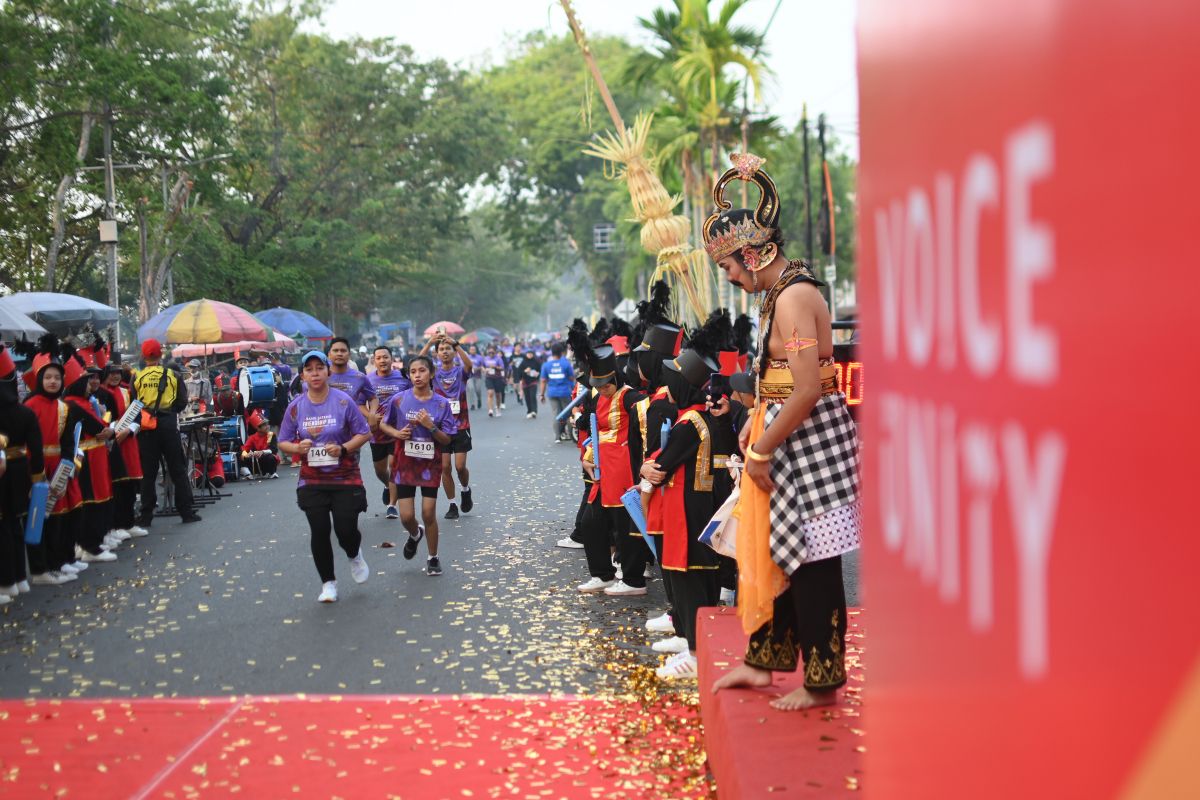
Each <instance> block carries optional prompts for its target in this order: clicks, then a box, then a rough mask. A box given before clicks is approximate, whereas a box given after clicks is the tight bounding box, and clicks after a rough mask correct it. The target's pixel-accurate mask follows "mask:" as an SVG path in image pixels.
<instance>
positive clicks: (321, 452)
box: [308, 445, 338, 467]
mask: <svg viewBox="0 0 1200 800" xmlns="http://www.w3.org/2000/svg"><path fill="white" fill-rule="evenodd" d="M337 463H338V459H337V456H335V455H330V453H329V450H328V449H326V446H325V445H313V446H312V447H310V448H308V465H309V466H310V467H332V466H334V465H336V464H337Z"/></svg>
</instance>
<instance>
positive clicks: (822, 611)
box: [745, 556, 846, 691]
mask: <svg viewBox="0 0 1200 800" xmlns="http://www.w3.org/2000/svg"><path fill="white" fill-rule="evenodd" d="M801 659H803V661H804V687H805V688H806V689H814V690H819V691H827V690H830V689H836V688H838V687H839V686H841V685H843V684H844V683H845V682H846V587H845V586H844V585H843V583H842V557H841V556H835V557H834V558H826V559H823V560H821V561H812V562H809V563H807V564H804V565H803V566H801V567H800V569H798V570H797V571H796V574H795V575H793V576H792V580H791V584H790V585H789V586H788V589H787V591H785V592H784V593H783V594H781V595H779V597H777V598H775V608H774V614H773V616H772V618H771V620H770V621H769V622H766V623H765V624H763V626H762V627H761V628H759V629H758V630H756V631H755V632H754V633H752V634H750V643H749V644H748V645H747V647H746V659H745V660H746V663H747V664H749V665H750V666H752V667H758V668H759V669H767V670H772V671H779V672H794V671H795V669H796V667H797V666H798V665H799V663H800V660H801Z"/></svg>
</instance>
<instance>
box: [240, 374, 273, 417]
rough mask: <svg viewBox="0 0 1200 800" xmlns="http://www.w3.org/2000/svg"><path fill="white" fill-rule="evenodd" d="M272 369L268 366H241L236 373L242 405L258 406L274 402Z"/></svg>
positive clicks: (248, 407) (247, 406) (246, 406)
mask: <svg viewBox="0 0 1200 800" xmlns="http://www.w3.org/2000/svg"><path fill="white" fill-rule="evenodd" d="M276 374H277V373H276V372H275V370H274V369H272V368H271V367H268V366H260V367H242V371H241V372H239V373H238V393H239V394H241V396H242V403H243V404H244V407H245V408H246V409H247V410H249V409H251V408H260V407H263V406H269V405H271V404H272V403H274V402H275V375H276Z"/></svg>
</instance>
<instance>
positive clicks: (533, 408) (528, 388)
mask: <svg viewBox="0 0 1200 800" xmlns="http://www.w3.org/2000/svg"><path fill="white" fill-rule="evenodd" d="M521 391H522V392H523V393H524V395H525V412H526V413H527V414H536V413H537V406H538V398H537V384H536V383H527V384H525V386H524V388H523V389H521Z"/></svg>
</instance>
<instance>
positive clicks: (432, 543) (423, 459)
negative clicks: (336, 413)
mask: <svg viewBox="0 0 1200 800" xmlns="http://www.w3.org/2000/svg"><path fill="white" fill-rule="evenodd" d="M408 377H409V379H410V380H411V381H412V384H413V387H412V388H411V389H409V390H408V391H406V392H401V393H400V394H398V395H396V396H395V397H393V398H392V399H391V401H390V402H389V403H388V405H387V407H386V408H385V409H384V414H385V416H384V419H383V420H382V421H381V422H380V424H379V427H380V428H381V429H382V430H383V432H384V433H386V434H387V435H388V436H391V437H393V438H394V439H396V440H397V444H396V451H395V455H394V459H395V465H396V468H395V472H394V475H393V480H394V481H395V482H396V484H397V486H396V494H397V497H398V500H399V504H400V523H401V524H402V525H404V528H405V530H407V531H408V541H407V542H405V543H404V557H405V558H407V559H411V558H412V557H413V556H415V555H416V554H417V545H419V544H420V543H421V539H423V538H424V539H425V549H426V551H427V552H428V554H429V559H428V561H426V563H425V574H426V575H441V574H442V562H441V560H440V559H439V558H438V522H437V493H438V485H439V484H440V483H441V480H442V470H441V467H440V464H441V458H442V450H443V448H445V447H447V446H449V444H450V442H451V441H452V439H453V437H454V434H455V433H456V432H457V431H458V424H457V421H456V420H455V417H454V414H453V413H452V411H451V409H450V401H449V400H447V399H446V398H445V397H442V396H441V395H439V394H436V393H435V392H434V391H433V387H432V381H433V361H432V360H430V358H429V357H428V356H426V355H418V356H413V358H412V359H411V360H410V361H409V364H408ZM417 487H420V489H421V519H422V521H423V522H424V524H423V525H421V524H418V523H417V516H416V496H417Z"/></svg>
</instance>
